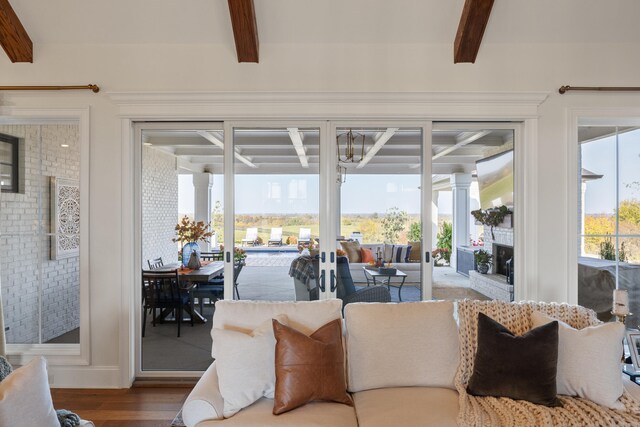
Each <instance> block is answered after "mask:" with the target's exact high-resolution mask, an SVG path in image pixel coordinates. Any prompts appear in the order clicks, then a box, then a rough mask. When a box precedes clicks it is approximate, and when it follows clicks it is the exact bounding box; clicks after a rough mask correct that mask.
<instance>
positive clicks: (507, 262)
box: [492, 243, 513, 277]
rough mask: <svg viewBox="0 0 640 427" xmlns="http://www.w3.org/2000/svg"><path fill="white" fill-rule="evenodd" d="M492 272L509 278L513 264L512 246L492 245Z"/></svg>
mask: <svg viewBox="0 0 640 427" xmlns="http://www.w3.org/2000/svg"><path fill="white" fill-rule="evenodd" d="M492 252H493V272H494V273H495V274H501V275H503V276H507V277H509V276H510V273H511V271H509V270H510V269H511V268H509V267H510V266H512V264H513V246H507V245H499V244H495V243H494V244H493V251H492Z"/></svg>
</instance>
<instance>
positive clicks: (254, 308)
mask: <svg viewBox="0 0 640 427" xmlns="http://www.w3.org/2000/svg"><path fill="white" fill-rule="evenodd" d="M279 314H285V315H286V316H287V318H288V320H289V325H290V326H291V327H293V328H296V329H297V330H299V331H302V332H303V333H306V334H307V335H310V334H311V333H312V332H313V331H315V330H316V329H318V328H319V327H320V326H322V325H324V324H326V323H328V322H330V321H332V320H334V319H340V318H342V301H341V300H339V299H333V300H324V301H298V302H293V301H283V302H272V301H232V300H222V301H218V302H216V311H215V314H214V316H213V320H212V322H211V323H212V324H211V327H212V332H213V329H216V328H217V329H231V330H237V331H240V332H244V333H245V334H250V333H251V332H252V331H253V330H254V329H256V328H257V327H258V326H260V325H261V324H262V323H263V322H264V321H266V320H270V319H273V318H274V317H276V316H277V315H279ZM211 356H212V357H213V358H214V359H215V358H217V356H216V348H215V345H212V346H211Z"/></svg>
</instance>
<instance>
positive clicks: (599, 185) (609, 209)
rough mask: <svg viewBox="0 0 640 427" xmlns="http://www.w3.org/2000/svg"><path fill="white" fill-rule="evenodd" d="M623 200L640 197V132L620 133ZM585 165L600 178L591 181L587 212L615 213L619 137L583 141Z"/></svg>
mask: <svg viewBox="0 0 640 427" xmlns="http://www.w3.org/2000/svg"><path fill="white" fill-rule="evenodd" d="M618 150H619V159H620V160H619V168H620V185H619V189H620V200H627V199H640V186H639V185H638V184H634V182H636V183H640V131H633V132H627V133H623V134H621V135H620V136H619V143H618ZM582 167H583V168H586V169H588V170H590V171H591V172H594V173H596V174H598V175H604V176H603V177H602V178H601V179H598V180H595V181H589V182H588V183H587V192H586V196H585V211H586V212H587V213H588V214H601V213H604V214H612V213H613V212H614V209H615V208H616V139H615V137H613V136H612V137H607V138H602V139H599V140H596V141H592V142H587V143H585V144H582Z"/></svg>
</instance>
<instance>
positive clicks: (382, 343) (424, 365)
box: [183, 300, 640, 427]
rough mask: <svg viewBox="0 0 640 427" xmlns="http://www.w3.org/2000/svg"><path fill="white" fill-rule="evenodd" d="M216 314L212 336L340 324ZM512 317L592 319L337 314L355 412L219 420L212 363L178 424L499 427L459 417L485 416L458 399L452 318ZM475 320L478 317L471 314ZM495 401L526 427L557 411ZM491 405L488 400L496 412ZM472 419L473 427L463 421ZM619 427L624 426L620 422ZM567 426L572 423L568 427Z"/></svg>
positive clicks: (458, 346)
mask: <svg viewBox="0 0 640 427" xmlns="http://www.w3.org/2000/svg"><path fill="white" fill-rule="evenodd" d="M476 304H477V305H476ZM216 305H217V308H216V314H215V316H214V319H213V322H212V323H213V324H212V327H213V328H223V327H225V326H229V325H233V327H234V328H235V327H241V328H245V329H249V330H251V328H255V327H257V325H259V324H261V323H262V322H264V321H265V320H268V319H270V318H272V317H273V316H275V315H276V314H281V313H284V314H286V315H287V316H288V318H289V320H290V321H291V322H293V323H298V324H304V325H305V327H306V328H309V329H310V330H313V329H314V328H316V327H318V326H319V325H322V324H324V323H325V322H326V321H328V320H331V319H334V318H339V317H340V316H341V307H342V304H341V302H340V301H338V300H329V301H316V302H297V303H293V302H278V303H269V302H251V301H220V302H218V303H217V304H216ZM513 307H516V313H522V314H520V316H528V315H529V314H530V312H531V308H532V307H534V308H536V309H541V310H544V311H546V312H548V313H550V314H555V315H557V316H558V317H559V318H562V319H564V320H565V321H568V322H569V321H570V320H573V321H574V322H572V323H575V320H576V319H577V318H579V317H580V315H581V314H582V319H581V320H580V319H579V320H580V321H581V322H582V323H580V322H579V323H578V325H576V327H578V326H580V325H582V326H585V325H588V324H589V323H588V322H590V321H592V320H593V319H595V317H591V316H590V314H589V313H591V312H589V313H587V314H586V315H584V313H586V312H587V310H585V309H583V308H581V307H578V309H575V308H571V307H572V306H567V305H558V304H555V305H552V304H549V305H544V304H542V303H540V304H536V303H526V304H523V305H520V306H519V305H517V304H513V303H504V302H500V301H493V302H491V301H489V302H470V301H463V302H460V303H457V304H455V303H452V302H444V301H440V302H436V301H430V302H418V303H404V304H349V305H348V306H346V308H345V313H344V325H345V328H344V329H345V341H344V342H345V352H346V360H347V382H348V384H347V387H348V391H349V392H351V393H352V396H353V399H354V403H355V406H354V407H350V406H347V405H343V404H338V403H329V402H312V403H309V404H307V405H305V406H303V407H301V408H298V409H295V410H293V411H290V412H287V413H285V414H282V415H277V416H276V415H273V414H272V410H273V400H270V399H267V398H264V397H263V398H261V399H260V400H258V401H257V402H256V403H254V404H252V405H251V406H249V407H247V408H245V409H243V410H241V411H240V412H239V413H237V414H236V415H234V416H233V417H230V418H227V419H223V418H222V408H223V404H224V402H223V399H222V396H221V393H220V390H219V387H218V373H217V371H216V363H215V362H214V363H213V364H212V365H211V367H210V368H209V369H208V370H207V371H206V372H205V373H204V375H203V376H202V378H201V379H200V381H199V382H198V383H197V385H196V386H195V388H194V389H193V391H192V393H191V394H190V395H189V397H188V398H187V400H186V402H185V404H184V407H183V419H184V421H185V424H186V425H187V426H188V427H214V426H218V425H220V426H345V427H346V426H365V427H370V426H374V427H377V426H390V425H397V426H456V425H465V426H466V425H477V426H481V425H491V423H490V422H488V421H487V420H490V419H493V425H497V424H496V420H498V419H500V418H497V416H493V418H492V417H491V416H489V415H488V416H487V417H485V418H483V417H481V416H478V415H477V414H471V418H469V417H467V418H465V414H464V413H463V412H465V410H464V409H463V408H466V411H467V413H466V415H467V416H469V413H468V411H469V410H470V409H469V408H476V409H477V410H483V408H482V406H483V405H478V404H477V402H476V404H469V402H470V401H472V400H473V399H482V398H473V397H469V396H468V395H466V391H465V390H466V388H465V385H464V384H461V383H460V380H461V379H462V378H464V377H465V375H464V372H462V370H463V369H464V366H465V362H464V361H465V360H467V361H468V360H469V358H468V357H466V358H465V357H463V355H462V353H461V352H462V351H464V349H465V348H466V347H468V345H466V344H465V343H464V342H463V341H461V340H460V339H459V338H460V337H461V336H467V335H466V333H468V331H470V330H472V328H471V329H470V326H469V325H468V324H467V325H466V326H464V330H465V331H467V332H466V333H465V334H462V332H461V331H462V330H463V325H462V323H463V322H464V320H463V319H461V320H460V322H461V324H460V329H459V325H458V324H457V322H456V319H457V318H458V319H460V316H467V317H469V313H472V312H473V310H482V311H487V313H491V314H492V315H495V314H496V313H498V314H499V313H505V316H506V317H505V319H507V318H513V313H514V311H513ZM567 307H569V308H567ZM460 313H462V314H460ZM465 313H467V314H465ZM475 315H476V317H477V311H476V314H475ZM596 322H597V320H596ZM467 323H468V322H467ZM524 323H525V324H526V323H527V322H524ZM212 354H213V356H214V358H215V356H216V349H215V348H213V349H212ZM625 388H627V390H628V391H627V392H625V393H624V395H623V396H622V397H621V399H620V400H621V401H622V402H623V404H624V405H625V406H626V407H627V408H631V410H635V411H637V418H634V420H635V419H637V420H638V421H640V404H637V402H636V403H630V402H632V401H633V399H632V398H631V397H630V394H629V393H631V394H633V395H634V397H635V398H636V399H638V398H640V393H639V390H640V386H637V385H635V384H632V383H630V382H629V381H626V383H625ZM487 399H491V398H487ZM565 399H568V400H565ZM502 400H506V401H509V402H511V405H512V406H513V405H515V406H516V410H513V412H514V417H515V416H516V414H515V412H517V413H518V414H517V415H518V416H522V414H525V415H526V413H527V411H531V414H532V415H530V418H529V421H530V422H533V421H532V420H534V419H535V418H531V417H536V416H548V414H547V413H546V412H545V411H558V410H557V409H556V408H546V407H538V406H536V405H531V404H527V403H520V401H513V400H511V399H501V401H502ZM495 401H496V399H494V403H495ZM563 401H564V402H565V408H567V410H565V412H563V413H562V414H564V415H562V416H565V417H566V416H575V415H574V413H575V411H574V412H571V410H574V409H575V408H574V407H577V408H578V409H577V410H578V411H581V410H584V411H586V412H589V413H590V414H591V415H589V416H593V414H594V413H596V412H597V413H598V414H597V415H598V416H599V417H600V418H599V419H600V420H602V419H604V420H606V419H607V417H609V416H612V414H613V412H612V410H610V409H606V408H604V409H598V407H597V405H595V404H593V403H590V402H587V403H585V402H586V401H585V400H583V399H577V398H568V397H566V398H564V399H563ZM518 405H520V406H518ZM580 405H583V406H582V407H581V406H580ZM584 405H587V406H584ZM634 405H635V406H634ZM498 406H499V405H498ZM487 407H491V405H488V406H487ZM594 407H595V409H594ZM539 408H541V409H539ZM587 408H588V410H587ZM634 408H635V409H634ZM534 411H535V413H534ZM607 411H608V412H607ZM557 413H560V412H556V414H557ZM616 413H617V414H614V415H615V416H616V417H619V414H618V413H619V411H616ZM540 414H542V415H540ZM567 414H568V415H567ZM507 415H509V414H507ZM501 416H504V414H501ZM633 416H636V415H635V414H634V415H633ZM471 419H475V420H476V421H475V422H471V421H467V420H471ZM516 419H517V418H514V419H513V421H514V422H515V420H516ZM585 419H586V418H585ZM585 419H582V421H581V422H583V421H584V420H585ZM611 419H613V418H611ZM625 420H626V421H628V418H626V419H625ZM573 421H576V420H575V419H573ZM618 421H620V420H619V419H618ZM559 422H562V423H565V424H566V425H568V424H567V423H566V419H565V420H564V421H563V420H560V421H559ZM569 424H571V423H569ZM573 424H575V423H573ZM573 424H571V425H573ZM514 425H518V423H517V422H516V423H515V424H514ZM520 425H522V424H520ZM575 425H578V424H575ZM582 425H586V424H584V423H583V424H582ZM618 425H633V423H631V424H629V423H626V424H625V423H621V424H620V423H619V424H618ZM635 425H638V424H635Z"/></svg>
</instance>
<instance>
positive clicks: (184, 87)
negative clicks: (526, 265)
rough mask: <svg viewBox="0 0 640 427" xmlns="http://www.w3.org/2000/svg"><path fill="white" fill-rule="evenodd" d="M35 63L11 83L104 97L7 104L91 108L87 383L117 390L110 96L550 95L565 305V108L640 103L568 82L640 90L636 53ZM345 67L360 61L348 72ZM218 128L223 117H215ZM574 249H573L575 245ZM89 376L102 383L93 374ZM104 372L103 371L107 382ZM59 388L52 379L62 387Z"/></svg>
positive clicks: (273, 50) (557, 249)
mask: <svg viewBox="0 0 640 427" xmlns="http://www.w3.org/2000/svg"><path fill="white" fill-rule="evenodd" d="M34 50H35V57H34V64H10V63H9V61H8V59H7V58H6V57H5V56H4V55H0V76H2V84H4V85H10V84H16V85H17V84H86V83H97V84H99V85H100V86H101V88H102V92H101V93H99V94H92V93H90V92H81V93H75V92H74V93H69V92H60V93H9V92H4V93H2V94H1V95H0V105H2V106H11V105H16V106H33V107H82V106H86V105H90V106H91V163H90V166H91V184H90V185H91V187H90V190H91V192H90V197H91V203H90V210H91V213H90V216H91V218H90V219H91V247H90V249H91V255H90V257H91V266H90V267H91V325H92V330H91V333H92V334H91V337H92V338H91V342H92V345H91V350H92V352H91V354H92V359H91V366H90V367H88V368H84V369H86V371H87V375H83V378H82V381H80V379H78V384H82V385H93V386H101V385H102V386H104V385H106V386H118V385H126V384H123V379H122V377H120V373H119V372H118V369H119V364H120V363H124V362H123V361H121V360H120V359H119V357H118V352H119V348H118V333H119V328H120V322H121V321H126V319H125V320H123V319H122V318H121V317H120V316H118V315H117V314H118V313H119V312H120V310H121V309H122V307H121V301H122V296H123V290H124V289H128V288H129V287H130V286H131V284H130V283H122V280H121V275H120V267H121V265H120V263H121V260H120V257H119V254H120V248H121V245H122V242H123V238H128V236H122V235H121V230H122V229H121V195H122V192H121V191H122V181H121V172H122V171H121V166H120V160H121V156H122V153H121V146H120V135H121V129H120V126H121V123H120V120H119V117H118V115H117V108H116V106H115V105H113V104H112V103H111V102H110V101H109V98H108V96H107V94H106V93H105V92H107V93H108V92H110V91H194V92H206V91H372V92H374V91H383V92H384V91H409V92H411V91H435V92H438V91H459V92H516V91H517V92H522V91H545V92H548V93H549V97H548V99H547V101H546V102H544V103H543V104H542V105H541V107H540V109H539V112H540V118H539V129H538V142H537V144H538V149H539V164H538V177H539V181H538V188H539V195H538V196H539V203H540V205H539V209H538V212H536V213H535V215H534V216H533V217H534V218H537V220H538V230H539V239H540V246H539V253H538V257H539V265H540V271H539V286H538V288H537V294H538V297H539V299H541V300H545V301H565V300H568V299H569V295H568V292H567V289H568V287H567V283H566V281H567V275H568V269H569V268H572V266H570V265H569V264H568V260H567V259H566V257H565V256H564V255H563V254H565V253H567V248H568V243H567V241H566V236H567V231H568V230H567V223H566V221H567V218H568V215H575V212H567V185H568V184H567V182H568V176H567V150H568V146H567V144H568V143H567V109H568V108H578V107H580V108H583V107H598V108H605V107H634V108H638V107H640V95H637V94H629V93H624V94H600V93H569V94H567V95H559V94H558V93H557V89H558V87H560V86H561V85H563V84H573V85H593V86H607V85H615V86H624V85H633V84H637V70H638V69H640V51H639V50H638V49H637V46H636V45H632V44H629V45H624V44H600V45H598V44H590V45H580V44H572V45H569V44H567V45H553V44H532V45H512V44H493V45H491V44H483V45H482V47H481V49H480V53H479V55H478V60H477V63H476V64H458V65H454V64H453V59H452V57H453V53H452V51H453V49H452V46H451V44H442V45H421V44H413V45H393V44H388V45H368V44H358V45H355V44H353V45H340V44H326V45H295V44H271V45H269V44H263V45H261V54H260V58H261V63H260V64H238V63H237V62H236V58H235V50H234V47H233V46H232V45H228V46H227V45H225V46H217V45H204V44H203V45H138V46H127V45H94V46H84V45H36V46H35V47H34ZM345 64H351V65H350V66H348V65H345ZM210 119H212V120H215V119H221V118H220V117H212V118H210ZM571 244H574V243H571ZM92 370H96V371H100V372H102V374H100V375H98V374H95V375H93V376H92V375H91V372H92ZM105 372H106V373H105ZM54 383H55V381H54Z"/></svg>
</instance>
